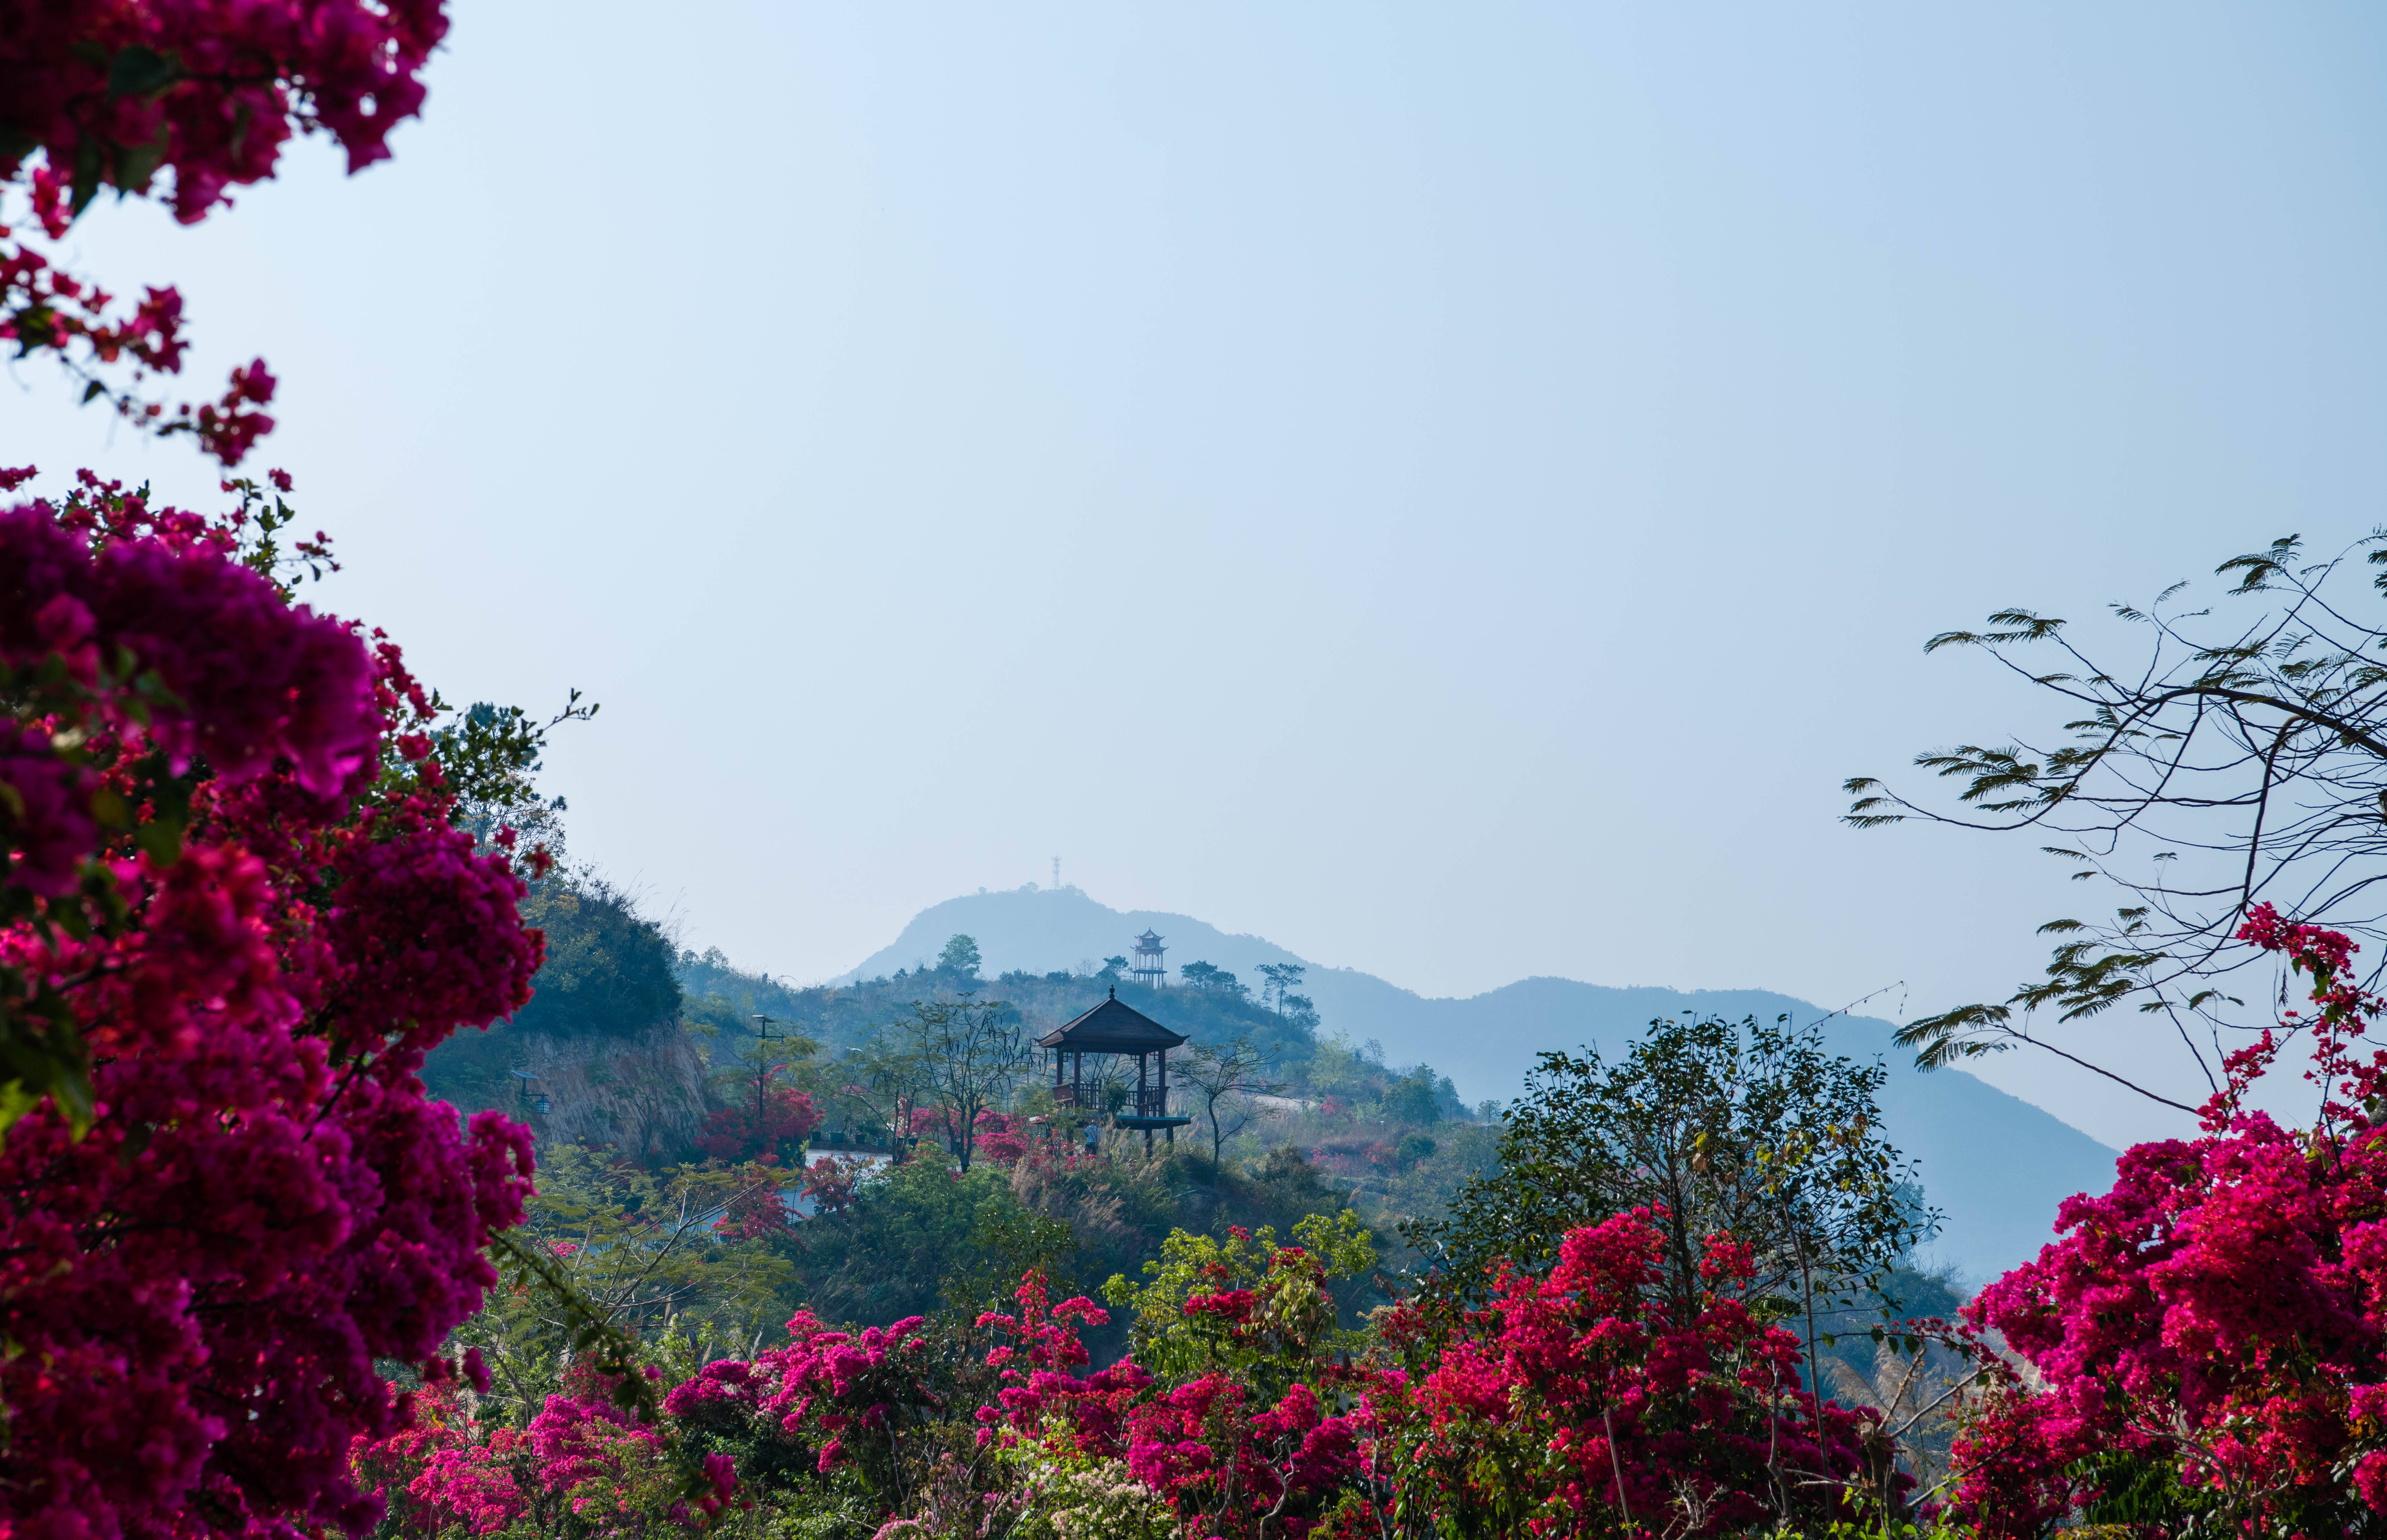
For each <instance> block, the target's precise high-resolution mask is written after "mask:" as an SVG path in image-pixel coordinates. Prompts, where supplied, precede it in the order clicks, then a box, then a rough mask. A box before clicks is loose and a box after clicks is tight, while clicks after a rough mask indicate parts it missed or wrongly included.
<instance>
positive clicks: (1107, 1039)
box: [1036, 991, 1192, 1054]
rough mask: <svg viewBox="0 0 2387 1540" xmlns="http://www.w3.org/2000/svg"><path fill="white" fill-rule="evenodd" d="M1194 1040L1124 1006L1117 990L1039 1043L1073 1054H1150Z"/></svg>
mask: <svg viewBox="0 0 2387 1540" xmlns="http://www.w3.org/2000/svg"><path fill="white" fill-rule="evenodd" d="M1188 1041H1192V1040H1191V1039H1189V1038H1187V1037H1186V1036H1185V1034H1184V1033H1182V1032H1172V1031H1170V1030H1169V1029H1168V1028H1166V1027H1163V1026H1162V1025H1161V1024H1160V1023H1158V1022H1157V1021H1155V1020H1153V1019H1152V1017H1150V1016H1146V1015H1144V1014H1143V1012H1142V1011H1139V1010H1137V1009H1136V1008H1135V1007H1134V1006H1132V1005H1122V1004H1119V998H1118V993H1117V991H1113V993H1112V995H1111V997H1110V998H1109V999H1108V1000H1105V1001H1104V1002H1103V1003H1102V1004H1099V1005H1096V1006H1095V1007H1094V1008H1093V1009H1092V1010H1091V1011H1088V1012H1086V1013H1084V1014H1083V1015H1081V1016H1077V1017H1075V1018H1074V1019H1072V1020H1069V1021H1065V1022H1063V1023H1062V1024H1061V1025H1060V1026H1058V1027H1055V1028H1054V1029H1052V1030H1051V1031H1049V1032H1047V1033H1045V1034H1044V1035H1043V1036H1042V1037H1041V1038H1038V1039H1037V1040H1036V1046H1037V1047H1039V1048H1063V1049H1067V1050H1068V1051H1069V1052H1070V1053H1072V1054H1151V1053H1156V1052H1158V1051H1160V1050H1163V1049H1168V1048H1180V1047H1182V1046H1184V1044H1185V1043H1187V1042H1188Z"/></svg>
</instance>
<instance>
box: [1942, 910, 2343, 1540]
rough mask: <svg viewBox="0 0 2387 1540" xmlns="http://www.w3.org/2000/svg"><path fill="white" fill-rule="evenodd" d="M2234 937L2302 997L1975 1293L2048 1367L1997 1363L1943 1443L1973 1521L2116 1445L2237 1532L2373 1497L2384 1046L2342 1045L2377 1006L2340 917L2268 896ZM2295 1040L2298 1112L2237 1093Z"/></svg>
mask: <svg viewBox="0 0 2387 1540" xmlns="http://www.w3.org/2000/svg"><path fill="white" fill-rule="evenodd" d="M2241 937H2242V940H2249V941H2252V942H2254V944H2256V945H2258V946H2261V947H2264V948H2266V949H2267V950H2270V951H2274V952H2277V953H2280V954H2281V955H2282V956H2283V957H2284V959H2285V960H2286V961H2287V962H2288V964H2289V966H2291V967H2292V969H2294V970H2296V971H2298V972H2301V973H2304V974H2305V975H2306V976H2308V978H2310V980H2311V985H2312V998H2313V1002H2314V1004H2315V1007H2316V1009H2315V1010H2314V1011H2312V1012H2311V1013H2309V1014H2307V1013H2305V1012H2300V1011H2290V1012H2286V1013H2284V1016H2283V1019H2282V1021H2281V1024H2280V1029H2279V1030H2278V1031H2276V1032H2275V1031H2266V1032H2264V1033H2263V1034H2262V1036H2261V1037H2260V1038H2259V1039H2258V1040H2257V1041H2255V1042H2254V1044H2252V1045H2250V1046H2249V1047H2248V1048H2246V1049H2243V1050H2241V1051H2240V1052H2239V1053H2237V1054H2232V1055H2231V1056H2230V1060H2229V1080H2228V1083H2227V1084H2226V1085H2225V1087H2224V1089H2223V1090H2222V1091H2221V1092H2219V1093H2218V1094H2217V1095H2216V1096H2215V1097H2214V1098H2213V1099H2212V1101H2211V1102H2210V1103H2208V1104H2207V1105H2206V1106H2205V1108H2204V1133H2203V1134H2202V1135H2201V1136H2200V1137H2198V1138H2195V1139H2176V1140H2164V1141H2159V1142H2153V1143H2146V1144H2140V1145H2137V1146H2135V1147H2133V1148H2132V1149H2130V1150H2129V1151H2128V1153H2127V1154H2125V1155H2123V1156H2122V1159H2121V1163H2120V1168H2119V1172H2118V1176H2117V1180H2115V1185H2114V1188H2113V1190H2112V1191H2111V1192H2109V1193H2104V1194H2103V1195H2100V1196H2094V1197H2092V1196H2089V1195H2087V1194H2083V1195H2080V1196H2078V1197H2074V1198H2071V1199H2069V1200H2067V1201H2066V1202H2065V1204H2064V1205H2063V1206H2062V1208H2061V1209H2060V1210H2059V1212H2058V1215H2057V1227H2058V1229H2059V1231H2063V1232H2064V1233H2063V1234H2062V1237H2061V1239H2059V1240H2057V1241H2055V1242H2054V1243H2051V1244H2049V1245H2048V1246H2046V1247H2045V1248H2043V1249H2042V1250H2041V1251H2040V1255H2039V1256H2038V1258H2037V1259H2036V1260H2034V1261H2032V1262H2029V1263H2027V1264H2026V1265H2024V1266H2023V1267H2020V1268H2017V1269H2014V1271H2012V1272H2010V1273H2008V1274H2006V1275H2005V1276H2004V1277H2003V1278H2001V1279H1999V1280H1998V1281H1996V1282H1994V1283H1992V1284H1990V1285H1989V1288H1987V1289H1986V1290H1984V1291H1983V1292H1982V1294H1981V1295H1980V1296H1979V1298H1978V1299H1977V1300H1976V1301H1975V1302H1974V1304H1973V1306H1970V1312H1971V1315H1972V1317H1973V1319H1975V1320H1976V1321H1977V1322H1978V1323H1979V1324H1982V1325H1985V1326H1990V1327H1994V1328H1996V1329H1997V1330H1999V1331H2001V1332H2004V1333H2005V1336H2006V1338H2007V1340H2008V1341H2009V1342H2010V1343H2011V1344H2013V1346H2014V1349H2015V1351H2017V1352H2018V1353H2020V1354H2021V1355H2022V1357H2024V1358H2026V1359H2027V1360H2028V1362H2029V1364H2030V1366H2031V1367H2032V1368H2033V1369H2034V1370H2036V1371H2037V1374H2038V1378H2039V1380H2040V1383H2041V1386H2042V1388H2041V1389H2040V1390H2038V1391H2036V1392H2032V1391H2028V1390H2026V1389H2025V1388H2024V1387H2023V1385H2022V1384H2021V1382H2019V1381H2018V1380H2014V1379H2011V1378H2009V1379H2008V1380H2007V1381H2006V1382H2005V1383H2004V1384H2002V1386H2001V1388H2000V1391H1999V1393H1998V1395H1996V1396H1995V1398H1994V1400H1993V1402H1992V1405H1991V1407H1990V1408H1989V1411H1988V1412H1987V1413H1986V1414H1985V1415H1983V1416H1981V1417H1980V1418H1978V1419H1977V1420H1975V1421H1973V1422H1972V1423H1971V1424H1970V1425H1969V1426H1968V1427H1967V1428H1966V1430H1965V1432H1964V1436H1963V1438H1962V1439H1961V1440H1960V1442H1959V1445H1958V1454H1959V1457H1960V1461H1961V1464H1962V1467H1963V1469H1964V1471H1965V1472H1966V1474H1965V1484H1964V1489H1963V1491H1962V1493H1961V1495H1960V1496H1961V1505H1962V1506H1963V1507H1964V1508H1965V1509H1967V1510H1968V1511H1969V1512H1970V1513H1971V1514H1972V1515H1973V1516H1974V1518H1975V1519H1976V1521H1977V1522H1979V1523H1980V1524H1981V1526H1982V1528H1983V1530H1984V1533H1986V1534H1993V1535H2022V1534H2038V1533H2040V1530H2041V1529H2043V1528H2044V1527H2045V1526H2046V1525H2047V1524H2049V1523H2051V1522H2053V1521H2056V1520H2058V1519H2059V1518H2061V1517H2062V1516H2063V1515H2065V1513H2067V1512H2069V1511H2071V1510H2072V1509H2074V1508H2076V1507H2078V1506H2079V1505H2082V1504H2085V1503H2094V1502H2096V1501H2098V1500H2099V1499H2100V1497H2101V1496H2106V1495H2108V1489H2109V1488H2110V1487H2111V1486H2112V1485H2113V1484H2114V1483H2115V1482H2116V1481H2118V1480H2119V1479H2121V1478H2120V1477H2118V1476H2117V1475H2116V1474H2115V1471H2116V1470H2117V1465H2116V1457H2128V1458H2131V1459H2135V1460H2136V1461H2138V1462H2141V1463H2142V1464H2144V1465H2146V1466H2149V1467H2153V1468H2160V1469H2166V1470H2168V1471H2171V1472H2173V1473H2174V1478H2173V1479H2175V1480H2176V1482H2177V1483H2178V1484H2179V1486H2180V1487H2182V1488H2184V1489H2185V1491H2186V1492H2187V1493H2188V1494H2189V1495H2190V1497H2191V1500H2194V1501H2198V1502H2202V1503H2205V1504H2208V1505H2212V1506H2214V1507H2215V1508H2217V1509H2220V1510H2224V1511H2225V1512H2226V1513H2227V1514H2228V1515H2229V1516H2230V1518H2231V1520H2232V1521H2233V1522H2236V1523H2239V1524H2242V1525H2245V1526H2249V1527H2247V1528H2246V1530H2245V1533H2250V1534H2251V1533H2256V1532H2258V1531H2260V1532H2263V1533H2274V1532H2276V1533H2290V1532H2294V1533H2311V1534H2321V1533H2343V1532H2348V1531H2350V1530H2351V1529H2352V1528H2353V1527H2355V1526H2361V1525H2372V1526H2375V1524H2376V1523H2377V1522H2378V1521H2377V1519H2376V1518H2374V1517H2372V1515H2376V1514H2381V1513H2387V1125H2382V1123H2381V1120H2380V1118H2379V1117H2378V1116H2377V1114H2376V1111H2375V1110H2374V1109H2377V1108H2378V1107H2379V1106H2380V1105H2381V1101H2380V1096H2379V1092H2380V1091H2381V1077H2382V1069H2387V1054H2381V1053H2380V1052H2376V1051H2374V1052H2371V1053H2368V1054H2361V1053H2359V1052H2357V1049H2356V1043H2357V1041H2358V1040H2359V1039H2360V1038H2361V1037H2362V1036H2363V1035H2364V1033H2365V1032H2366V1030H2367V1029H2368V1024H2369V1022H2370V1021H2371V1020H2372V1019H2374V1018H2375V1017H2376V1016H2378V1014H2379V1011H2380V1009H2381V1004H2382V1003H2381V1000H2380V999H2379V998H2378V997H2376V996H2373V995H2370V994H2368V993H2367V992H2365V991H2362V990H2360V989H2358V988H2357V987H2355V985H2354V984H2352V983H2351V982H2350V981H2349V980H2348V978H2347V974H2348V970H2349V969H2350V967H2351V966H2352V958H2353V953H2354V950H2355V949H2354V945H2353V943H2352V942H2351V941H2350V940H2348V939H2347V938H2346V937H2344V936H2343V935H2341V934H2339V933H2337V932H2334V931H2328V930H2322V929H2318V928H2314V927H2310V926H2299V925H2291V924H2288V923H2287V922H2285V921H2284V920H2282V919H2281V918H2280V915H2277V914H2276V913H2275V912H2274V911H2273V910H2272V909H2271V908H2270V906H2269V905H2267V904H2266V905H2262V906H2259V907H2257V908H2256V909H2255V910H2254V912H2253V913H2252V915H2250V917H2249V918H2248V920H2247V922H2246V924H2245V927H2244V928H2243V930H2242V932H2241ZM2298 1038H2303V1039H2306V1040H2308V1041H2310V1043H2311V1045H2312V1048H2313V1068H2312V1069H2311V1070H2310V1071H2309V1072H2308V1078H2309V1079H2313V1080H2314V1081H2315V1082H2316V1083H2317V1085H2318V1089H2319V1093H2320V1104H2321V1105H2320V1117H2319V1119H2318V1123H2317V1124H2316V1126H2315V1127H2314V1128H2312V1129H2311V1130H2301V1131H2299V1130H2287V1129H2282V1128H2280V1127H2279V1126H2278V1125H2277V1124H2276V1123H2275V1122H2273V1120H2272V1119H2271V1118H2270V1117H2268V1116H2267V1115H2266V1114H2264V1113H2262V1112H2259V1111H2252V1110H2248V1109H2247V1107H2246V1105H2245V1103H2246V1092H2247V1090H2248V1088H2249V1087H2250V1086H2251V1085H2252V1084H2253V1083H2254V1080H2255V1079H2257V1078H2259V1077H2260V1076H2261V1075H2262V1073H2263V1072H2264V1071H2265V1070H2266V1069H2267V1068H2268V1067H2269V1066H2270V1065H2271V1064H2272V1062H2273V1061H2274V1060H2275V1059H2276V1057H2277V1055H2278V1054H2279V1053H2280V1050H2281V1049H2282V1048H2283V1047H2284V1046H2285V1045H2286V1044H2287V1043H2288V1042H2290V1041H2294V1040H2296V1039H2298Z"/></svg>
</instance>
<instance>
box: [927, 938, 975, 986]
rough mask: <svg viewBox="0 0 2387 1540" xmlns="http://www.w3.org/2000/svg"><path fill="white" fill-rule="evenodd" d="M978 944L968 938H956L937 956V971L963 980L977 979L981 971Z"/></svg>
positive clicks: (946, 944)
mask: <svg viewBox="0 0 2387 1540" xmlns="http://www.w3.org/2000/svg"><path fill="white" fill-rule="evenodd" d="M978 970H979V954H978V942H977V941H976V940H974V939H972V938H970V937H968V936H955V937H954V939H953V940H949V941H947V942H946V943H945V950H944V951H942V952H941V953H938V954H937V971H938V972H939V973H950V974H954V975H956V976H957V977H960V978H977V977H978Z"/></svg>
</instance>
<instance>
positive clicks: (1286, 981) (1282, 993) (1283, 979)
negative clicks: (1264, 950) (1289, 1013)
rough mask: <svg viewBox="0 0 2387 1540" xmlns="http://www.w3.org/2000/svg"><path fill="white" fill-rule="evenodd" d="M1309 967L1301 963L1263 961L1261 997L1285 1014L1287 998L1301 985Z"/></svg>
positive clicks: (1261, 968)
mask: <svg viewBox="0 0 2387 1540" xmlns="http://www.w3.org/2000/svg"><path fill="white" fill-rule="evenodd" d="M1308 972H1309V969H1308V968H1307V967H1305V966H1302V965H1301V964H1299V963H1262V964H1261V965H1260V979H1261V983H1260V997H1261V998H1262V999H1264V1000H1266V1001H1267V1002H1268V1003H1269V1004H1270V1005H1272V1006H1274V1007H1275V1009H1276V1014H1277V1015H1279V1016H1282V1015H1284V1003H1285V998H1286V996H1287V995H1289V994H1290V993H1291V992H1292V991H1295V990H1297V989H1299V988H1300V987H1301V980H1302V978H1303V977H1304V976H1305V975H1307V973H1308Z"/></svg>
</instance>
